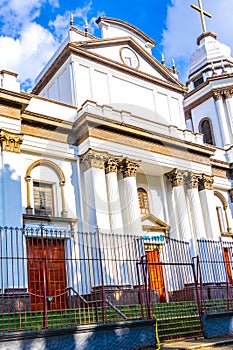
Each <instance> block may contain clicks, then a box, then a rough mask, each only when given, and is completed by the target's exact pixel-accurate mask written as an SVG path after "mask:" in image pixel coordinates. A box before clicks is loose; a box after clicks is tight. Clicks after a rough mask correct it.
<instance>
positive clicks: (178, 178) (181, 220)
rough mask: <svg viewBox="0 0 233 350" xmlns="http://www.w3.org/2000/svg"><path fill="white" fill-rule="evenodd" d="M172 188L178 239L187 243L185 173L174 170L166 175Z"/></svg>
mask: <svg viewBox="0 0 233 350" xmlns="http://www.w3.org/2000/svg"><path fill="white" fill-rule="evenodd" d="M166 175H167V177H168V179H169V180H170V182H171V184H172V187H173V194H174V199H175V209H176V216H177V225H178V232H179V237H178V238H179V239H180V240H183V241H186V242H189V241H190V239H191V235H190V231H191V227H190V224H189V215H188V209H187V202H186V196H185V190H184V184H185V178H186V176H187V172H185V171H181V170H177V169H174V170H172V171H171V172H170V173H168V174H166Z"/></svg>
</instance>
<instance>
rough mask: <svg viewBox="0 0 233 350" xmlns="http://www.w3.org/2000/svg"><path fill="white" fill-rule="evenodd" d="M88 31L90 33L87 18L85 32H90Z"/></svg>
mask: <svg viewBox="0 0 233 350" xmlns="http://www.w3.org/2000/svg"><path fill="white" fill-rule="evenodd" d="M88 33H89V25H88V22H87V20H86V19H85V34H88Z"/></svg>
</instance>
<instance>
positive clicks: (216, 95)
mask: <svg viewBox="0 0 233 350" xmlns="http://www.w3.org/2000/svg"><path fill="white" fill-rule="evenodd" d="M213 97H214V99H215V101H218V100H221V99H222V92H221V91H214V93H213Z"/></svg>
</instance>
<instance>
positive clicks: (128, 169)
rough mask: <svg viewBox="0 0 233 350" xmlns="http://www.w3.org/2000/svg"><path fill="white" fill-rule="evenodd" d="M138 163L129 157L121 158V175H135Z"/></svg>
mask: <svg viewBox="0 0 233 350" xmlns="http://www.w3.org/2000/svg"><path fill="white" fill-rule="evenodd" d="M139 164H140V163H139V162H136V161H134V160H131V159H129V158H124V159H122V161H121V163H120V169H121V171H122V172H123V177H130V176H136V173H137V170H138V168H139Z"/></svg>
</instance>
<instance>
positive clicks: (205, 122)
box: [199, 118, 214, 145]
mask: <svg viewBox="0 0 233 350" xmlns="http://www.w3.org/2000/svg"><path fill="white" fill-rule="evenodd" d="M199 131H200V132H201V133H202V134H203V135H204V136H203V140H204V142H205V143H208V144H209V145H214V134H213V128H212V123H211V120H210V119H208V118H204V119H202V120H201V121H200V124H199Z"/></svg>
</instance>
